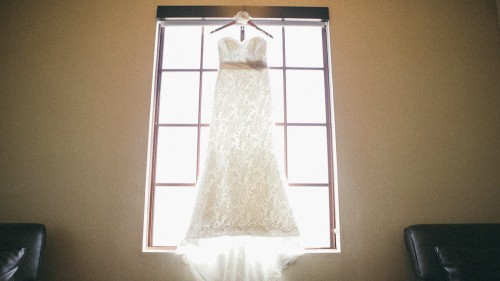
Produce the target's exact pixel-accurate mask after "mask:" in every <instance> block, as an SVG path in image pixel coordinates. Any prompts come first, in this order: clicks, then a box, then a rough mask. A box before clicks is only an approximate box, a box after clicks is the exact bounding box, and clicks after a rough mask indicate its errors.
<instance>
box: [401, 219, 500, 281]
mask: <svg viewBox="0 0 500 281" xmlns="http://www.w3.org/2000/svg"><path fill="white" fill-rule="evenodd" d="M404 239H405V244H406V249H407V250H408V253H409V255H410V259H411V262H412V265H413V269H414V273H415V279H414V280H416V281H420V280H426V281H447V280H448V275H449V274H455V275H458V274H460V273H459V272H457V269H456V268H455V269H453V268H452V269H451V270H455V272H453V271H450V267H451V266H450V267H447V268H446V269H445V266H444V265H443V259H445V258H443V256H442V253H440V252H439V248H449V249H467V250H463V251H462V252H461V254H463V253H464V251H465V253H472V255H475V256H476V257H477V253H478V251H481V253H483V252H484V251H487V250H489V249H494V251H496V252H495V253H494V254H495V255H497V256H496V257H495V259H496V261H499V260H500V259H497V258H498V251H499V249H500V224H420V225H412V226H409V227H407V228H406V229H405V230H404ZM436 247H438V248H437V249H436ZM467 251H468V252H467ZM488 253H491V252H488ZM456 257H457V255H455V256H453V257H452V258H456ZM469 260H471V259H469ZM445 264H446V262H445ZM465 266H467V264H466V265H465ZM472 274H476V273H474V272H473V273H472ZM495 274H498V272H496V273H495ZM495 276H496V275H495ZM452 280H461V279H460V278H453V279H452ZM472 280H481V279H479V278H478V279H474V278H473V279H472ZM488 280H490V279H488ZM493 280H497V279H493ZM498 280H500V279H498Z"/></svg>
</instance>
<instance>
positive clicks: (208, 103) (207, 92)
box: [201, 72, 217, 123]
mask: <svg viewBox="0 0 500 281" xmlns="http://www.w3.org/2000/svg"><path fill="white" fill-rule="evenodd" d="M216 81H217V72H204V73H203V87H202V98H201V100H202V102H201V123H210V120H211V119H212V108H213V104H214V90H215V82H216Z"/></svg>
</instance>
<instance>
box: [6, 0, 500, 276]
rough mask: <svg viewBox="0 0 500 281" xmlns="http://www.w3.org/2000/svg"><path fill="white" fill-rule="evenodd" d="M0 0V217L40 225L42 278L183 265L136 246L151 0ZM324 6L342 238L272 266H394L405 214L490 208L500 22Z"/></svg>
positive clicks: (414, 219) (498, 128)
mask: <svg viewBox="0 0 500 281" xmlns="http://www.w3.org/2000/svg"><path fill="white" fill-rule="evenodd" d="M208 4H210V5H224V4H230V5H238V4H241V5H243V4H245V3H244V2H242V1H236V2H234V1H229V0H228V1H208V0H204V1H201V0H200V1H188V2H186V1H179V0H165V1H117V0H110V1H96V0H91V1H50V0H48V1H14V0H6V1H1V2H0V194H1V195H0V221H1V222H40V223H44V224H46V226H47V229H48V239H47V248H46V252H45V256H44V260H43V269H42V280H43V281H49V280H56V281H57V280H62V281H63V280H74V281H84V280H97V281H99V280H117V281H118V280H120V281H122V280H131V281H135V280H137V281H139V280H148V281H154V280H172V281H177V280H192V278H191V275H190V273H189V270H188V268H187V267H186V266H185V265H184V264H183V263H182V261H181V259H180V258H179V257H178V256H176V255H175V254H171V253H143V252H142V250H141V246H142V235H143V234H142V230H143V212H144V195H145V187H144V184H145V178H146V160H147V159H146V154H147V141H148V135H147V134H148V118H149V108H150V104H149V103H150V95H151V79H152V68H153V53H154V43H155V12H156V6H157V5H208ZM252 5H289V6H293V5H296V6H309V5H311V6H328V7H330V15H331V25H330V28H331V35H332V40H331V42H332V61H333V89H334V102H335V118H336V133H337V149H338V172H339V195H340V222H341V243H342V253H339V254H308V255H305V256H303V257H301V258H299V259H298V260H297V261H296V263H295V264H293V265H292V266H290V267H289V268H288V269H286V270H285V273H284V276H285V277H284V280H289V281H298V280H308V281H323V280H339V281H360V280H371V281H388V280H408V279H409V277H410V274H411V268H410V264H409V261H408V258H407V256H406V252H405V249H404V244H403V240H402V231H403V228H404V227H405V226H407V225H410V224H415V223H462V222H500V204H498V202H500V173H499V171H500V110H499V108H500V79H499V77H500V31H499V21H498V19H497V10H496V6H497V3H496V2H495V1H494V0H491V1H482V0H477V1H456V0H436V1H407V0H379V1H370V0H359V1H348V0H335V1H327V0H322V1H319V0H317V1H304V0H302V1H299V0H296V1H291V0H289V1H285V0H269V1H255V3H252Z"/></svg>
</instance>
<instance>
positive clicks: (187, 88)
mask: <svg viewBox="0 0 500 281" xmlns="http://www.w3.org/2000/svg"><path fill="white" fill-rule="evenodd" d="M199 80H200V74H199V73H198V72H166V73H163V76H162V79H161V92H160V116H159V120H160V123H181V124H182V123H184V124H186V123H189V124H193V123H198V97H199V91H200V90H199Z"/></svg>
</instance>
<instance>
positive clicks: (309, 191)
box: [288, 186, 330, 248]
mask: <svg viewBox="0 0 500 281" xmlns="http://www.w3.org/2000/svg"><path fill="white" fill-rule="evenodd" d="M288 198H289V200H290V205H291V207H292V209H293V213H294V216H295V219H296V221H297V225H298V227H299V230H300V234H301V236H302V239H303V242H304V245H305V247H306V248H328V247H330V203H329V192H328V187H317V186H305V187H295V186H294V187H291V188H290V189H289V190H288Z"/></svg>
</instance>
